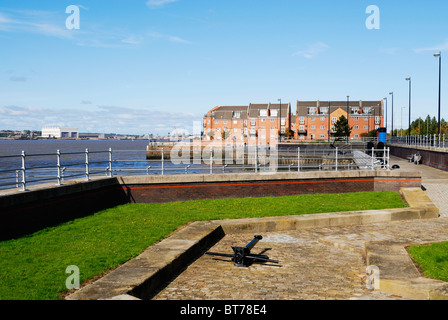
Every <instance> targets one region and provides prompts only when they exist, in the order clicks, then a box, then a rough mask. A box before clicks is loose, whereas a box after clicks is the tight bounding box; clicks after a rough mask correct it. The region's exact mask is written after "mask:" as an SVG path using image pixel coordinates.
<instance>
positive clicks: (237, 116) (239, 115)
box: [233, 111, 241, 119]
mask: <svg viewBox="0 0 448 320" xmlns="http://www.w3.org/2000/svg"><path fill="white" fill-rule="evenodd" d="M233 117H234V118H238V119H239V118H241V111H235V112H234V114H233Z"/></svg>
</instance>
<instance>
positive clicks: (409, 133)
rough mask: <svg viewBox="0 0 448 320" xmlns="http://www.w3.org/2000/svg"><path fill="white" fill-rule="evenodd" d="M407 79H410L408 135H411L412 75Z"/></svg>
mask: <svg viewBox="0 0 448 320" xmlns="http://www.w3.org/2000/svg"><path fill="white" fill-rule="evenodd" d="M406 81H409V132H408V136H409V137H410V136H411V77H407V78H406Z"/></svg>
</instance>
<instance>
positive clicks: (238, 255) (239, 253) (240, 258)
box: [205, 235, 278, 267]
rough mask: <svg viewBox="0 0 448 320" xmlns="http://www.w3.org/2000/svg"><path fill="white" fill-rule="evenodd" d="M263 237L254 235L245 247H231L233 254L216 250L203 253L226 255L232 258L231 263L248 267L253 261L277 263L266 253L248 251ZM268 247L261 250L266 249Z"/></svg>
mask: <svg viewBox="0 0 448 320" xmlns="http://www.w3.org/2000/svg"><path fill="white" fill-rule="evenodd" d="M261 239H263V237H262V236H260V235H258V236H254V239H253V240H252V241H251V242H249V243H248V244H247V245H246V246H245V247H232V250H233V254H229V253H217V252H206V253H205V254H207V255H211V256H218V257H227V258H232V261H233V264H234V265H235V266H237V267H249V266H250V265H251V264H252V263H253V262H272V263H278V261H277V260H271V259H269V257H268V256H267V255H264V254H261V253H260V254H253V253H251V252H250V251H251V250H252V249H253V247H254V246H255V245H256V244H257V243H258V241H260V240H261ZM266 250H269V249H265V250H263V252H264V251H266Z"/></svg>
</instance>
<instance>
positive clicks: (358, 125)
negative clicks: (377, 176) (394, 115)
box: [293, 100, 384, 140]
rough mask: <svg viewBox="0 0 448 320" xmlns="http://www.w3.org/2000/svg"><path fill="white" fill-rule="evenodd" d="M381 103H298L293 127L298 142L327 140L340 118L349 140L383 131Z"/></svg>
mask: <svg viewBox="0 0 448 320" xmlns="http://www.w3.org/2000/svg"><path fill="white" fill-rule="evenodd" d="M383 110H384V105H383V100H379V101H362V100H360V101H350V102H347V101H319V100H318V101H297V109H296V117H297V121H296V126H295V128H294V129H293V130H294V132H295V138H296V139H299V140H311V139H328V137H329V135H331V134H332V133H333V126H334V124H335V123H336V121H337V120H338V119H339V118H340V117H341V116H342V115H343V116H344V117H346V118H347V117H348V124H349V127H351V128H352V132H351V134H350V138H354V139H358V138H361V134H362V133H367V132H369V131H372V130H375V129H378V128H381V127H383V125H384V112H383Z"/></svg>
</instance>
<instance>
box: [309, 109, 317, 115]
mask: <svg viewBox="0 0 448 320" xmlns="http://www.w3.org/2000/svg"><path fill="white" fill-rule="evenodd" d="M316 113H317V107H309V108H308V114H316Z"/></svg>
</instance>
